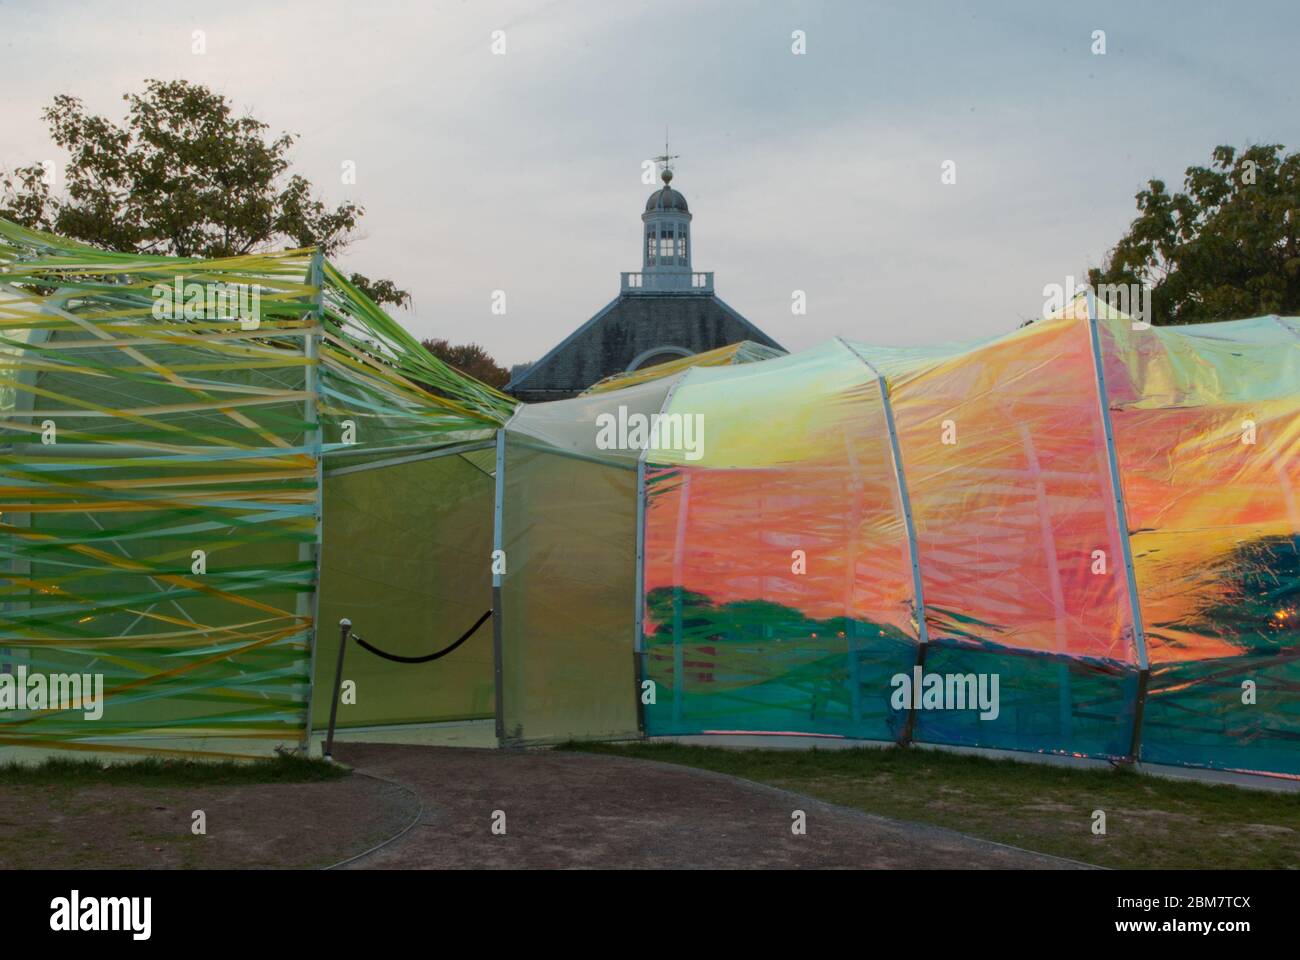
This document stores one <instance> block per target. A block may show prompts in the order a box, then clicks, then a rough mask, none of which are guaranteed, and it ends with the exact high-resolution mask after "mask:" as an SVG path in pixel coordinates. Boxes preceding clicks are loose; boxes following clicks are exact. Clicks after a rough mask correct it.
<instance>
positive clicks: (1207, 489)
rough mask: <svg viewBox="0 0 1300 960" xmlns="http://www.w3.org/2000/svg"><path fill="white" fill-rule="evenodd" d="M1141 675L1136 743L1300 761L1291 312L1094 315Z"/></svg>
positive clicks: (1299, 345)
mask: <svg viewBox="0 0 1300 960" xmlns="http://www.w3.org/2000/svg"><path fill="white" fill-rule="evenodd" d="M1101 339H1102V345H1103V351H1104V355H1105V363H1106V378H1107V384H1108V388H1109V389H1108V392H1109V395H1110V403H1111V419H1112V422H1113V423H1114V428H1115V439H1116V445H1117V448H1118V456H1119V462H1120V466H1121V471H1122V473H1123V477H1124V488H1125V501H1126V504H1127V508H1128V517H1129V525H1130V527H1131V529H1132V546H1133V555H1134V564H1135V568H1136V574H1137V585H1138V589H1139V595H1140V599H1141V607H1142V613H1143V619H1144V621H1145V623H1146V638H1147V649H1148V653H1149V657H1150V663H1151V679H1150V685H1149V690H1148V693H1147V700H1146V709H1145V714H1144V718H1143V724H1142V753H1141V755H1142V758H1143V759H1145V760H1149V761H1152V762H1158V763H1190V764H1195V765H1201V766H1217V767H1231V768H1236V769H1259V770H1272V771H1279V772H1288V773H1297V774H1300V667H1298V666H1297V658H1298V657H1300V552H1298V551H1300V505H1298V502H1297V501H1298V499H1300V325H1298V324H1297V322H1296V321H1295V320H1294V319H1287V318H1277V317H1260V318H1256V319H1253V320H1241V321H1236V322H1233V323H1216V324H1203V325H1198V326H1193V327H1176V328H1167V327H1166V328H1161V327H1154V328H1145V329H1144V328H1143V326H1142V325H1141V324H1137V325H1135V324H1133V323H1132V322H1131V321H1130V320H1129V319H1128V318H1127V317H1123V316H1117V315H1108V316H1107V317H1106V318H1105V319H1104V320H1103V323H1102V325H1101Z"/></svg>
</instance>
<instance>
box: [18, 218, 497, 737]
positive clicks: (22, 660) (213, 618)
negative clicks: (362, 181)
mask: <svg viewBox="0 0 1300 960" xmlns="http://www.w3.org/2000/svg"><path fill="white" fill-rule="evenodd" d="M164 295H165V296H164ZM232 297H233V298H234V299H235V300H237V301H238V304H239V306H240V315H239V316H236V315H235V313H234V312H232V310H231V298H232ZM512 406H513V402H512V401H511V400H510V398H508V397H505V396H504V395H503V394H501V393H500V392H499V391H496V390H494V389H492V388H491V387H488V386H486V385H484V384H481V383H478V382H477V381H473V380H471V379H470V378H467V377H464V376H462V375H461V374H459V373H457V372H456V371H454V370H452V369H451V368H449V367H447V366H446V365H445V364H443V363H441V362H440V361H438V360H437V359H436V358H434V357H433V356H432V355H430V354H429V353H428V352H427V351H425V350H424V349H423V348H421V347H420V345H419V343H418V342H417V341H416V340H414V339H413V338H412V337H411V336H410V334H409V333H407V332H406V331H405V330H403V329H402V328H401V327H400V326H399V325H398V324H396V323H395V322H394V321H393V320H392V319H391V318H390V317H388V316H387V315H386V314H384V313H383V311H381V310H380V309H379V308H378V307H377V306H376V305H375V304H374V303H372V302H371V301H370V300H369V299H368V298H367V297H366V296H365V295H364V294H362V293H361V292H360V291H359V290H357V289H356V288H355V287H354V286H352V284H351V283H350V282H349V281H348V280H347V279H346V278H344V277H343V276H342V275H340V274H339V273H338V272H337V271H336V270H335V269H334V268H333V267H332V266H330V264H329V263H328V262H326V261H325V260H324V259H323V258H322V257H320V256H319V255H317V254H315V253H314V252H313V251H311V250H296V251H293V250H291V251H283V252H278V253H259V254H250V255H248V256H241V257H232V258H229V259H225V260H206V261H203V260H192V259H188V258H177V257H159V256H136V255H129V254H118V253H113V252H110V251H104V250H98V249H95V248H92V247H89V246H86V245H84V244H80V243H75V242H72V241H68V240H64V239H62V238H59V237H55V236H51V235H49V234H44V233H40V232H37V231H32V230H26V229H23V228H21V227H18V226H16V225H14V224H12V223H9V222H7V221H3V220H0V751H6V753H5V755H6V756H7V755H8V753H7V751H8V750H9V748H14V749H15V750H30V749H33V748H34V749H38V750H45V749H49V748H60V749H68V750H94V751H96V752H98V753H105V752H110V751H121V752H151V751H163V752H180V753H185V754H195V753H208V754H227V755H234V756H250V755H259V754H267V753H270V752H272V751H273V750H274V749H276V748H278V747H281V746H296V745H300V744H301V743H302V742H303V740H304V739H305V734H306V732H307V726H308V720H309V718H308V715H307V703H308V698H309V694H310V689H311V688H310V684H311V682H312V677H311V675H310V674H311V670H310V667H309V664H310V651H311V649H312V643H313V638H314V636H315V632H316V631H315V621H314V610H315V601H316V599H317V597H316V595H317V576H316V574H317V566H316V557H317V547H318V546H319V544H320V525H321V523H322V517H321V507H322V493H323V491H322V484H321V482H320V476H321V471H322V469H323V465H324V461H333V462H337V461H350V462H352V463H356V462H358V461H359V460H361V459H364V457H365V456H366V455H369V456H371V457H375V456H381V455H392V454H394V453H395V452H397V449H398V448H400V449H401V451H402V452H409V450H410V448H412V447H415V448H418V449H421V450H429V449H432V448H435V447H440V446H446V445H448V444H455V443H463V442H464V441H466V440H468V439H472V438H485V437H490V436H491V435H492V433H493V431H494V430H495V427H496V426H497V425H498V424H499V423H501V422H502V421H503V420H504V419H505V417H506V416H508V414H509V412H510V409H511V408H512ZM480 473H481V471H480ZM421 502H422V501H421V500H420V498H419V497H418V496H413V497H412V500H411V504H415V505H419V504H420V503H421ZM326 512H328V508H327V511H326ZM331 519H337V520H339V521H340V523H341V524H342V526H345V527H346V526H348V525H349V524H348V521H347V519H346V518H331V517H328V516H326V517H325V518H324V523H325V524H329V523H330V521H331ZM353 526H355V524H353ZM482 562H486V561H485V560H484V561H482ZM376 590H377V591H379V592H378V594H377V598H382V597H383V596H384V590H385V587H384V586H383V585H377V586H376ZM326 599H327V601H328V598H326ZM330 634H334V629H333V628H331V629H330V630H328V631H326V633H325V637H324V639H326V640H328V638H329V635H330ZM334 635H335V636H336V634H334ZM37 675H39V680H36V681H35V685H33V679H34V678H35V677H36V676H37ZM73 675H76V677H77V679H78V680H84V678H86V677H89V678H91V682H92V683H98V680H96V678H102V688H103V689H102V700H101V701H100V703H99V705H98V706H99V708H102V710H101V709H98V708H96V707H93V706H92V707H91V709H89V710H87V709H78V708H76V707H72V708H69V707H67V706H62V705H57V704H55V703H54V702H52V701H49V700H47V701H46V702H45V705H43V706H37V705H33V704H32V703H31V702H30V701H28V702H27V704H26V705H25V706H24V705H22V704H15V705H13V706H11V705H10V704H9V703H8V702H7V698H8V697H9V696H10V694H12V693H13V691H14V686H15V685H16V684H17V683H18V682H19V679H20V678H23V677H25V678H26V682H25V683H24V684H23V685H24V687H27V688H32V689H38V688H39V687H40V686H41V684H42V683H44V684H47V685H48V684H52V683H54V682H55V681H57V682H59V683H60V685H61V686H60V689H61V692H62V693H64V694H65V695H66V696H64V697H61V698H60V701H59V702H60V703H63V701H65V700H73V699H75V700H79V701H84V700H85V697H84V696H81V694H80V692H78V693H76V694H73V693H72V692H71V689H70V684H71V678H72V676H73Z"/></svg>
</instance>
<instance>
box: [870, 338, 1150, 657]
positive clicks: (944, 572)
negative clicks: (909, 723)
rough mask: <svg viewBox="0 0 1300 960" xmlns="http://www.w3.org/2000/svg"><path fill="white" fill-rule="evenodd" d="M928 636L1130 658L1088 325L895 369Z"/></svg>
mask: <svg viewBox="0 0 1300 960" xmlns="http://www.w3.org/2000/svg"><path fill="white" fill-rule="evenodd" d="M891 400H892V405H893V412H894V419H895V423H896V426H897V430H898V434H899V442H900V445H901V448H902V456H903V463H904V469H905V475H906V478H907V486H908V490H909V492H910V496H911V506H912V514H913V518H914V521H915V524H916V536H917V545H918V554H919V557H920V564H921V572H922V581H923V586H924V596H925V604H926V612H927V616H928V624H929V627H930V632H931V636H932V638H944V637H948V638H956V639H967V640H971V641H974V642H980V643H989V644H994V645H998V646H1006V647H1013V648H1021V649H1026V650H1035V651H1042V652H1061V653H1069V654H1072V655H1075V656H1088V657H1099V658H1106V659H1111V660H1118V661H1124V662H1132V661H1133V660H1134V659H1135V658H1136V649H1135V645H1134V642H1133V630H1132V617H1131V614H1130V609H1129V603H1128V595H1127V587H1126V581H1125V570H1124V562H1123V553H1122V550H1121V544H1120V540H1119V531H1118V529H1117V523H1116V520H1115V497H1114V495H1113V492H1112V488H1111V483H1110V474H1109V466H1108V463H1107V459H1106V440H1105V432H1104V429H1103V425H1102V420H1101V411H1100V406H1099V404H1098V401H1097V386H1096V370H1095V364H1094V362H1093V353H1092V345H1091V339H1090V336H1089V330H1088V324H1087V321H1086V320H1081V319H1077V318H1072V317H1063V318H1060V319H1057V320H1053V321H1047V322H1041V323H1036V324H1034V325H1032V326H1030V327H1026V328H1024V329H1023V330H1021V331H1019V332H1018V333H1017V334H1016V335H1014V336H1012V337H1007V338H1003V339H1002V340H1000V341H998V342H996V343H994V344H990V345H987V346H984V347H981V348H978V349H975V350H972V351H969V352H965V353H961V354H957V355H954V356H950V357H948V358H946V359H942V360H929V361H926V362H923V363H919V364H917V365H916V366H915V368H914V369H911V370H906V371H902V370H898V369H897V367H895V369H894V372H893V374H892V376H891Z"/></svg>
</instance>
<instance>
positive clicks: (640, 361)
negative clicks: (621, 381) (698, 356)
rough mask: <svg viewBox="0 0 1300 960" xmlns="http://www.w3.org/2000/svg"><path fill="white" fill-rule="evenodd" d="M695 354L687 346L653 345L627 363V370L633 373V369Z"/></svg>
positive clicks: (640, 368)
mask: <svg viewBox="0 0 1300 960" xmlns="http://www.w3.org/2000/svg"><path fill="white" fill-rule="evenodd" d="M692 356H694V354H693V353H692V352H691V351H690V350H687V349H686V348H685V347H670V346H663V347H651V348H650V349H649V350H646V351H644V352H643V353H641V354H638V356H637V358H636V359H635V360H633V361H632V362H631V363H629V364H628V365H627V370H626V371H625V372H627V373H631V372H632V371H633V370H642V369H644V368H646V367H653V366H656V365H657V364H660V363H667V362H668V361H669V360H678V359H680V358H682V357H692Z"/></svg>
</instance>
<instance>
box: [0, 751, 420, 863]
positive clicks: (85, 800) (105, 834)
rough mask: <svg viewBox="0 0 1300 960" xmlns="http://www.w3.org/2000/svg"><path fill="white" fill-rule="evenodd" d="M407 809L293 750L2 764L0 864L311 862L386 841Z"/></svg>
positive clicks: (397, 799) (390, 795)
mask: <svg viewBox="0 0 1300 960" xmlns="http://www.w3.org/2000/svg"><path fill="white" fill-rule="evenodd" d="M410 807H411V801H410V800H409V799H408V798H406V797H404V796H402V795H401V794H400V792H399V791H397V789H396V788H394V787H392V786H390V785H387V784H383V783H379V782H377V781H374V780H370V779H368V778H365V777H358V776H353V775H351V774H350V771H348V770H347V769H346V768H343V767H338V766H333V765H330V764H327V763H325V762H324V761H322V760H309V759H306V758H303V757H293V756H285V757H277V758H274V759H268V760H259V761H253V762H248V763H239V762H208V761H199V760H161V759H146V760H138V761H133V762H127V763H111V764H105V763H103V762H102V761H98V760H91V759H65V758H56V759H51V760H47V761H46V762H44V763H41V764H39V765H32V766H25V765H16V764H5V765H0V869H37V868H53V869H84V868H89V869H96V868H116V869H136V868H141V867H145V868H157V869H199V868H227V869H250V868H251V869H266V868H275V867H319V866H325V865H327V864H331V863H336V862H338V861H339V860H342V859H343V858H344V857H346V856H349V855H351V854H354V853H357V852H359V851H361V850H364V849H365V848H367V847H368V846H371V845H372V844H374V843H376V842H378V841H379V840H381V839H383V838H385V837H388V836H391V835H392V834H393V833H394V832H395V831H396V830H397V829H399V828H400V826H401V825H403V824H404V823H406V822H408V821H409V820H410V818H411V816H412V814H413V812H414V811H413V810H412V809H410ZM196 811H202V812H203V816H204V818H205V823H204V827H205V830H204V832H203V833H198V834H196V833H195V832H194V830H193V827H194V824H195V818H194V814H195V812H196Z"/></svg>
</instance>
